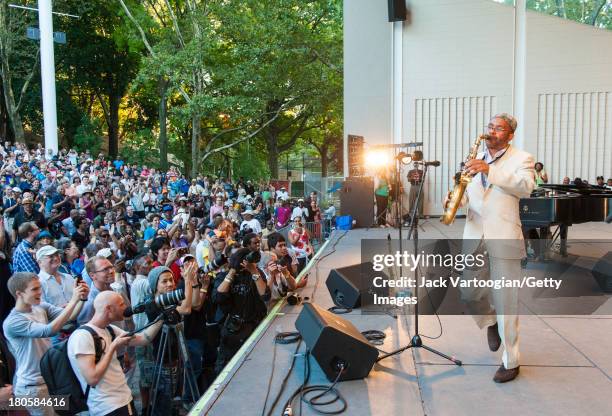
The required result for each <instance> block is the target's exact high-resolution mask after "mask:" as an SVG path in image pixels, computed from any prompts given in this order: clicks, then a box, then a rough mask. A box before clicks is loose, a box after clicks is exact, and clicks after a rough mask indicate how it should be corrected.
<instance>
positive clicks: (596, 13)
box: [590, 0, 607, 26]
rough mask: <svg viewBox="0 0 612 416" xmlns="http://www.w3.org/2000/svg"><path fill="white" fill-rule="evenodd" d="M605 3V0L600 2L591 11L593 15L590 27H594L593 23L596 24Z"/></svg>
mask: <svg viewBox="0 0 612 416" xmlns="http://www.w3.org/2000/svg"><path fill="white" fill-rule="evenodd" d="M606 2H607V0H601V1H600V3H599V5H598V6H597V7H595V9H594V10H593V14H591V22H590V23H591V25H592V26H595V23H597V18H598V17H599V15H600V14H601V11H602V10H603V8H604V6H605V5H606Z"/></svg>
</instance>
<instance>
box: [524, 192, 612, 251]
mask: <svg viewBox="0 0 612 416" xmlns="http://www.w3.org/2000/svg"><path fill="white" fill-rule="evenodd" d="M519 209H520V216H521V223H522V225H523V230H524V231H525V234H526V235H527V234H528V235H529V237H530V238H533V236H534V234H533V232H531V233H530V232H529V231H533V230H535V229H540V230H541V232H540V234H539V237H540V238H549V236H548V229H550V227H552V226H555V225H558V226H559V227H558V228H557V229H556V230H555V232H554V233H553V234H552V238H550V240H551V243H550V245H549V247H550V246H551V245H552V244H553V243H554V242H555V241H556V240H557V239H558V238H560V240H561V241H560V246H561V254H562V255H565V254H566V241H565V240H567V230H568V227H570V226H572V225H573V224H582V223H585V222H591V221H606V220H608V221H610V220H611V219H612V218H611V217H610V216H611V215H612V190H610V189H607V188H602V187H596V186H576V185H554V184H551V185H541V186H540V187H539V188H537V189H536V190H535V191H534V192H533V193H532V194H531V196H530V197H529V198H522V199H521V200H520V205H519ZM549 247H548V248H549Z"/></svg>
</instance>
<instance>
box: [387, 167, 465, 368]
mask: <svg viewBox="0 0 612 416" xmlns="http://www.w3.org/2000/svg"><path fill="white" fill-rule="evenodd" d="M399 163H400V165H401V161H400V162H399ZM437 163H438V164H439V162H437ZM422 165H423V178H422V179H421V183H420V184H419V191H418V192H417V196H416V199H415V201H414V206H413V207H412V212H411V215H410V227H409V228H410V229H409V231H408V240H410V239H411V238H412V236H413V235H414V238H413V239H412V241H413V242H414V253H415V254H416V253H417V250H418V247H419V231H418V228H417V227H418V223H419V219H418V207H419V202H420V199H421V197H422V195H423V184H425V178H426V177H427V168H428V167H429V166H430V165H434V164H433V163H431V164H428V163H427V162H422ZM434 166H436V165H434ZM400 169H401V166H400ZM398 178H399V174H398ZM398 181H399V180H398ZM400 207H401V198H400ZM400 215H401V214H400ZM399 238H400V240H399V250H400V252H402V251H403V250H402V224H401V223H400V229H399ZM418 271H419V268H418V267H416V268H415V269H414V281H415V289H414V291H415V297H416V303H415V304H414V336H413V337H412V339H411V340H410V343H409V344H408V345H406V346H405V347H402V348H400V349H398V350H395V351H392V352H390V353H387V354H384V355H382V356H380V357H378V359H377V360H376V361H377V362H378V361H380V360H384V359H385V358H387V357H391V356H392V355H396V354H399V353H401V352H404V351H406V350H407V349H409V348H425V349H426V350H427V351H430V352H433V353H434V354H436V355H438V356H440V357H442V358H445V359H447V360H449V361H452V362H453V363H455V364H456V365H462V362H461V361H460V360H458V359H456V358H454V357H450V356H448V355H446V354H444V353H442V352H440V351H438V350H435V349H433V348H431V347H428V346H427V345H425V344H423V340H422V339H421V335H420V334H419V289H418V285H417V283H416V282H417V281H418V276H417V273H418ZM401 274H402V269H401V266H400V276H401Z"/></svg>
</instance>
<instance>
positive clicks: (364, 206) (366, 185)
mask: <svg viewBox="0 0 612 416" xmlns="http://www.w3.org/2000/svg"><path fill="white" fill-rule="evenodd" d="M340 212H341V213H342V215H350V216H352V217H353V219H354V220H355V221H356V224H355V226H356V227H370V226H371V225H372V224H373V223H374V180H373V179H372V178H370V177H361V178H347V179H346V180H345V181H344V183H343V184H342V188H341V189H340Z"/></svg>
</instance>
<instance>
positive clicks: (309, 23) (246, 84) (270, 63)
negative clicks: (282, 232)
mask: <svg viewBox="0 0 612 416" xmlns="http://www.w3.org/2000/svg"><path fill="white" fill-rule="evenodd" d="M229 3H231V4H228V5H227V7H225V8H223V9H221V10H219V11H218V13H219V16H220V21H222V22H223V24H222V25H220V29H219V33H220V34H221V36H222V37H223V38H224V39H227V40H226V41H225V42H226V43H227V44H228V45H229V51H228V54H229V56H230V57H231V59H230V61H231V62H233V63H234V65H233V67H232V71H231V73H228V78H227V79H226V84H228V85H229V84H233V85H234V87H235V88H241V89H242V90H243V93H245V94H248V95H250V96H252V97H253V98H256V103H257V105H259V106H260V107H261V108H262V110H263V112H264V113H265V114H270V115H271V114H275V113H276V112H278V111H279V110H280V109H281V108H282V107H286V108H287V109H286V110H283V111H282V113H281V115H280V116H279V117H277V119H276V120H275V121H273V122H270V120H269V119H266V118H264V119H263V120H262V123H267V124H268V125H267V126H266V127H265V128H264V129H263V130H262V134H261V138H262V140H263V142H264V143H265V146H266V150H267V159H268V167H269V170H270V173H271V175H272V177H277V176H278V156H279V154H280V153H282V152H285V151H287V150H289V149H291V148H292V147H293V146H294V144H295V143H296V141H297V140H298V139H299V138H300V137H301V136H302V135H303V134H304V133H306V132H308V131H310V130H313V129H317V128H319V127H321V124H320V118H318V117H317V115H320V114H322V113H324V112H325V111H326V109H327V108H328V107H329V103H330V102H333V101H335V100H337V99H338V96H339V95H340V94H341V91H342V87H341V85H342V78H341V75H342V65H341V58H342V13H341V2H339V1H323V0H319V1H310V2H302V1H298V0H279V1H277V2H274V5H271V4H269V3H267V2H260V1H257V0H241V1H238V0H234V1H231V2H229Z"/></svg>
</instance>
